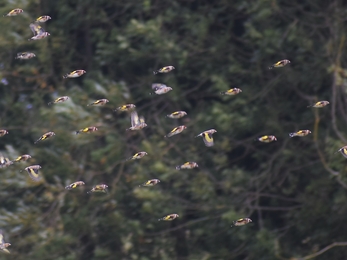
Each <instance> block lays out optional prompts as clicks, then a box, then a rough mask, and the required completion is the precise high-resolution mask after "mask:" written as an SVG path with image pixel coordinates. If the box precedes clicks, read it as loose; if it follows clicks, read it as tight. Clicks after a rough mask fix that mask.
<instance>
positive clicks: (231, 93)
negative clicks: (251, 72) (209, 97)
mask: <svg viewBox="0 0 347 260" xmlns="http://www.w3.org/2000/svg"><path fill="white" fill-rule="evenodd" d="M241 92H242V90H241V89H239V88H231V89H229V90H227V91H223V92H221V94H222V95H228V96H235V95H237V94H239V93H241Z"/></svg>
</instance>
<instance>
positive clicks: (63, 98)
mask: <svg viewBox="0 0 347 260" xmlns="http://www.w3.org/2000/svg"><path fill="white" fill-rule="evenodd" d="M68 99H69V97H68V96H63V97H59V98H57V99H56V100H54V101H51V102H49V103H48V105H51V104H56V103H62V102H65V101H66V100H68Z"/></svg>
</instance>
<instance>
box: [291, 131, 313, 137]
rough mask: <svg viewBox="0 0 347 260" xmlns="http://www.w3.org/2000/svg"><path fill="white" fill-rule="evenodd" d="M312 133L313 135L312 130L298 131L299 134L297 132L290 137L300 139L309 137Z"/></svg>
mask: <svg viewBox="0 0 347 260" xmlns="http://www.w3.org/2000/svg"><path fill="white" fill-rule="evenodd" d="M310 133H311V131H310V130H299V131H297V132H295V133H289V136H290V137H294V136H300V137H302V136H306V135H308V134H310Z"/></svg>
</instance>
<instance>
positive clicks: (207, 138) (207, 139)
mask: <svg viewBox="0 0 347 260" xmlns="http://www.w3.org/2000/svg"><path fill="white" fill-rule="evenodd" d="M214 133H217V130H215V129H210V130H207V131H204V132H202V133H200V134H198V135H197V136H196V137H198V136H200V137H202V139H203V140H204V143H205V145H206V146H207V147H211V146H213V145H214V143H213V137H212V135H213V134H214Z"/></svg>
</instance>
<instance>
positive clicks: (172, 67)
mask: <svg viewBox="0 0 347 260" xmlns="http://www.w3.org/2000/svg"><path fill="white" fill-rule="evenodd" d="M174 69H175V67H174V66H165V67H162V68H160V69H158V70H155V71H153V74H154V75H156V74H158V73H168V72H170V71H172V70H174Z"/></svg>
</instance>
